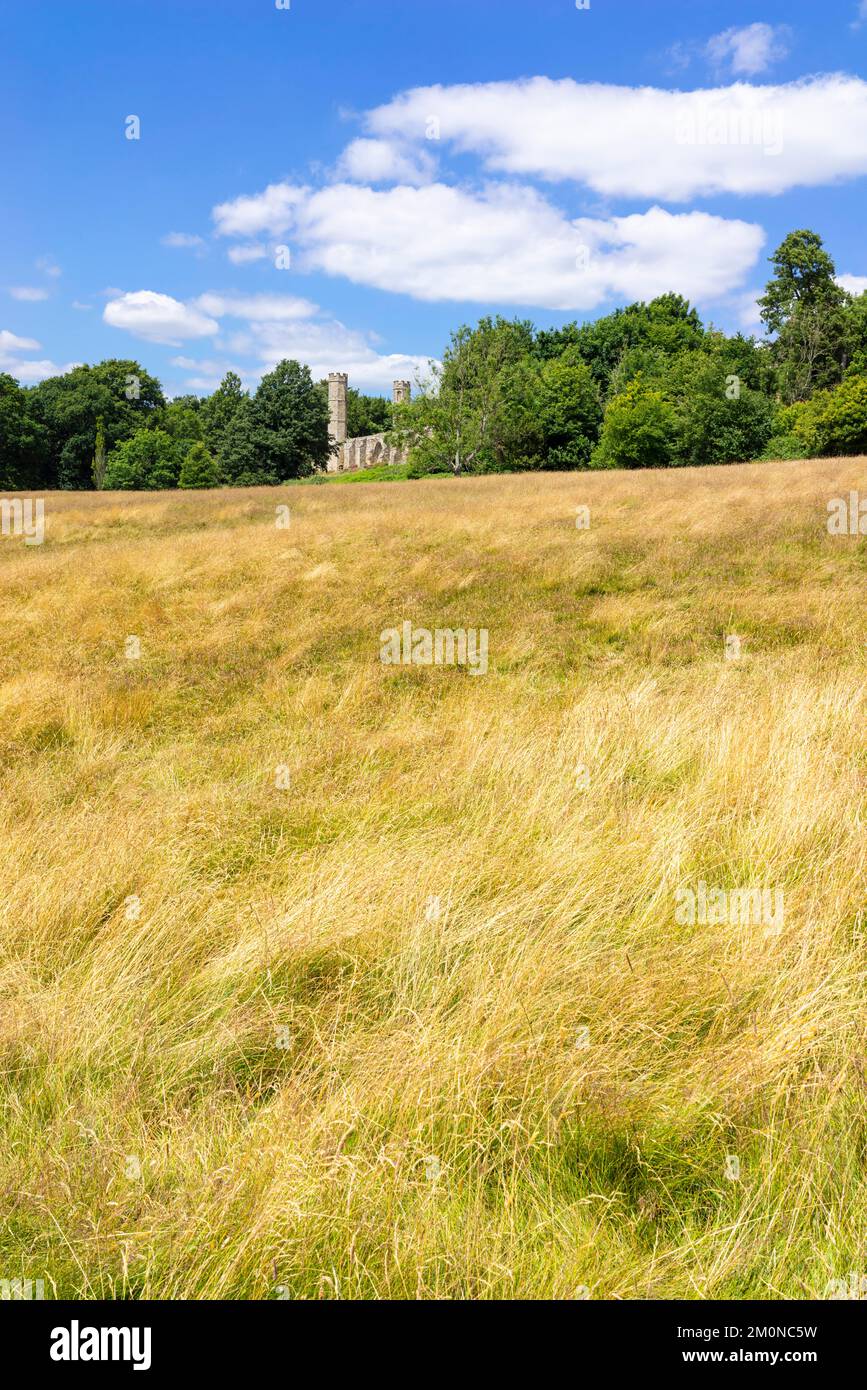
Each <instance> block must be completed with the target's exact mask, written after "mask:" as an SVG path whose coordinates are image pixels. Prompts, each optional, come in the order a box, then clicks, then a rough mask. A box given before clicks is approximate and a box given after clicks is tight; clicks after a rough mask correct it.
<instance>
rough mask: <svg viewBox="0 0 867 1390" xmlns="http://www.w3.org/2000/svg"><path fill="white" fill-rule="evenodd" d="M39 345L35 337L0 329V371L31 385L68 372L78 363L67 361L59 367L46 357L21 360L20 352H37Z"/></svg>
mask: <svg viewBox="0 0 867 1390" xmlns="http://www.w3.org/2000/svg"><path fill="white" fill-rule="evenodd" d="M41 346H42V344H41V343H38V342H37V341H36V339H35V338H19V337H18V335H17V334H16V333H10V331H9V330H8V328H3V329H0V372H8V374H9V375H10V376H14V377H15V378H16V380H17V381H23V382H26V383H27V384H28V385H33V383H34V382H37V381H44V379H45V378H46V377H47V376H62V375H63V373H64V372H69V371H71V370H72V368H73V367H75V366H77V365H78V363H76V362H67V364H66V366H65V367H59V366H57V364H56V363H55V362H50V361H49V360H48V359H47V358H43V359H41V360H40V361H33V360H30V361H27V360H22V358H21V353H22V352H38V351H39V349H40V347H41Z"/></svg>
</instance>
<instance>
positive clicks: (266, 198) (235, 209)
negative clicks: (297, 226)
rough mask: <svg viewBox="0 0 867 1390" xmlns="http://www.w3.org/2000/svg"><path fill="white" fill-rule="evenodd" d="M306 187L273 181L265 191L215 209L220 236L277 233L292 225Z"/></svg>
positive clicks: (220, 204) (215, 219) (253, 235)
mask: <svg viewBox="0 0 867 1390" xmlns="http://www.w3.org/2000/svg"><path fill="white" fill-rule="evenodd" d="M304 196H305V190H304V189H303V188H296V187H294V186H293V185H292V184H288V183H272V184H269V185H268V187H267V188H266V189H265V191H264V193H257V194H254V195H253V196H252V197H241V198H235V199H234V200H233V201H231V202H228V203H219V204H218V205H217V207H215V208H214V214H213V216H214V224H215V226H216V229H217V232H218V234H219V235H220V236H236V237H256V236H259V234H260V233H262V232H272V233H274V234H276V235H277V236H279V235H280V233H281V232H285V231H286V229H287V228H288V227H290V226H291V225H292V220H293V216H294V212H295V208H296V207H297V205H298V203H299V202H301V201H303V199H304Z"/></svg>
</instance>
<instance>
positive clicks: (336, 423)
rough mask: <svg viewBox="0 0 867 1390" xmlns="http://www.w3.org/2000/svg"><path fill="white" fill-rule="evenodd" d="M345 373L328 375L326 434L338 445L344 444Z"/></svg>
mask: <svg viewBox="0 0 867 1390" xmlns="http://www.w3.org/2000/svg"><path fill="white" fill-rule="evenodd" d="M348 385H349V376H348V375H347V373H346V372H329V373H328V432H329V434H330V435H331V436H332V438H333V439H336V440H337V443H338V444H345V443H346V388H347V386H348Z"/></svg>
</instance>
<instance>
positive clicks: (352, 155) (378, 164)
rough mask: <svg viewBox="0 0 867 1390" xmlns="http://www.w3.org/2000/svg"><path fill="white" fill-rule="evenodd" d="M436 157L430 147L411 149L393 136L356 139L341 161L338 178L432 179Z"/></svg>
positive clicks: (363, 180) (368, 180)
mask: <svg viewBox="0 0 867 1390" xmlns="http://www.w3.org/2000/svg"><path fill="white" fill-rule="evenodd" d="M435 168H436V161H435V160H434V158H433V156H432V155H431V154H430V153H429V152H428V151H426V150H413V151H411V152H410V151H408V150H404V149H401V147H400V146H399V145H397V144H395V143H394V141H392V140H363V139H362V140H353V141H352V142H351V144H349V145H347V147H346V149H345V150H344V151H343V154H342V155H341V157H340V159H339V160H338V164H337V176H338V178H345V179H351V180H352V181H353V182H356V183H410V184H413V183H430V181H431V179H432V178H433V176H434V171H435Z"/></svg>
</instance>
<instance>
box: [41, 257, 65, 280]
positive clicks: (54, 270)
mask: <svg viewBox="0 0 867 1390" xmlns="http://www.w3.org/2000/svg"><path fill="white" fill-rule="evenodd" d="M35 265H36V269H37V270H41V271H42V273H43V275H50V276H51V277H52V278H53V279H56V278H57V276H58V275H62V274H63V271H62V270H61V269H60V266H59V265H58V264H57V262H56V261H55V260H54V257H53V256H40V257H39V259H38V261H36V262H35Z"/></svg>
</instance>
